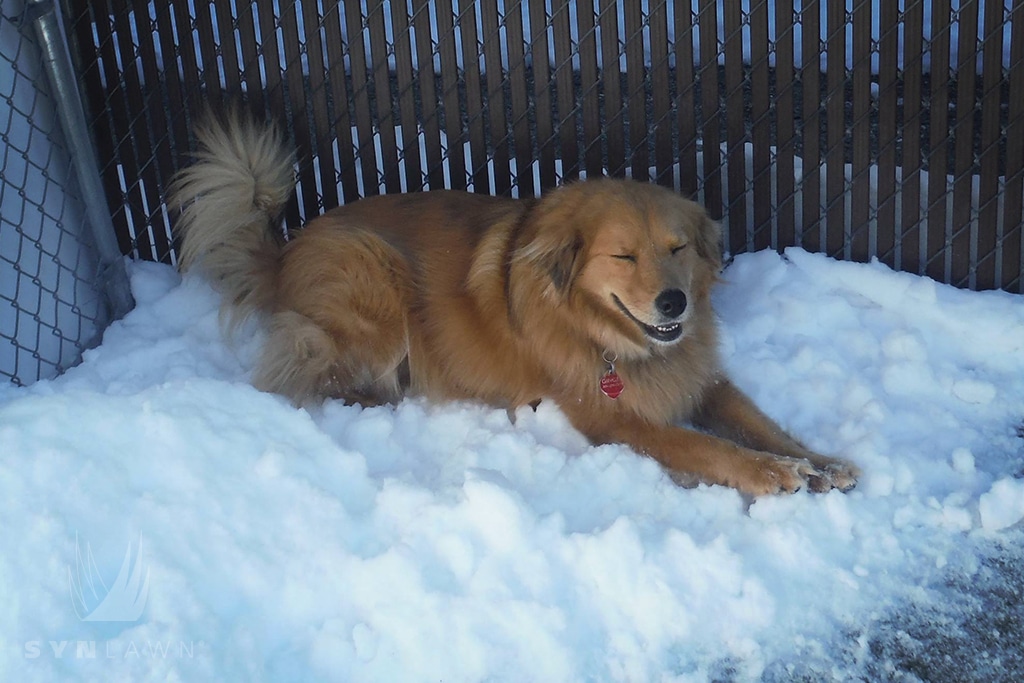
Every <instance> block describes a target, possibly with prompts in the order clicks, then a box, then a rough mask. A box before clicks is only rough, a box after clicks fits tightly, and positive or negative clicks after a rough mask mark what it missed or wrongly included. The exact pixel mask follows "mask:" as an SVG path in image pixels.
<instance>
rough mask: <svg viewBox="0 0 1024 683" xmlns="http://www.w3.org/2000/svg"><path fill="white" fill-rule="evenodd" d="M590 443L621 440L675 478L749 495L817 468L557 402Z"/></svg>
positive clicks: (805, 481) (799, 483)
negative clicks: (722, 487)
mask: <svg viewBox="0 0 1024 683" xmlns="http://www.w3.org/2000/svg"><path fill="white" fill-rule="evenodd" d="M563 410H564V411H565V412H566V414H567V415H568V416H569V419H570V421H571V422H572V423H573V425H574V426H575V427H576V428H577V429H579V430H580V431H581V432H583V433H584V434H585V435H586V436H587V438H588V439H590V441H591V443H594V444H605V443H621V444H625V445H628V446H630V447H632V448H633V449H634V450H636V451H638V452H640V453H643V454H644V455H647V456H650V457H652V458H654V459H655V460H657V461H658V462H660V463H661V464H662V465H663V466H664V467H666V468H667V469H668V470H670V471H671V472H672V473H673V476H674V478H675V479H676V480H678V481H680V482H681V483H686V484H695V483H706V484H722V485H724V486H731V487H733V488H735V489H738V490H740V491H742V492H744V493H747V494H750V495H752V496H760V495H765V494H775V493H793V492H794V491H798V490H800V489H801V488H803V487H805V486H808V485H809V483H810V478H811V477H814V476H818V470H817V469H816V468H815V467H814V465H812V464H811V463H810V462H808V461H806V460H802V459H796V458H792V457H786V456H780V455H777V454H775V453H769V452H764V451H758V450H754V449H751V448H746V447H744V446H740V445H738V444H736V443H733V442H732V441H728V440H726V439H722V438H719V437H717V436H712V435H710V434H703V433H700V432H696V431H694V430H692V429H685V428H683V427H676V426H671V425H657V424H651V423H650V422H648V421H646V420H643V419H642V418H640V417H639V416H637V415H635V414H632V413H629V412H626V411H610V410H609V411H605V410H600V409H595V408H594V406H590V407H589V409H588V408H584V407H583V406H579V405H573V404H569V405H563Z"/></svg>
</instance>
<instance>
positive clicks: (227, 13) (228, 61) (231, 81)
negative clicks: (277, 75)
mask: <svg viewBox="0 0 1024 683" xmlns="http://www.w3.org/2000/svg"><path fill="white" fill-rule="evenodd" d="M140 4H141V3H140ZM231 9H232V8H231V6H230V5H228V4H225V3H217V2H215V3H212V4H211V5H210V13H211V14H212V15H213V16H214V17H215V18H216V24H217V27H216V28H217V44H218V45H220V49H219V50H218V53H219V55H220V61H221V62H222V65H221V71H222V73H223V76H222V78H223V80H224V87H225V90H226V91H227V92H229V93H232V95H233V96H236V97H237V93H238V92H239V88H238V84H239V83H240V82H241V80H242V78H241V76H242V68H241V65H240V64H239V62H238V52H237V46H238V38H237V36H236V35H235V28H234V25H235V18H234V17H233V16H232V14H231Z"/></svg>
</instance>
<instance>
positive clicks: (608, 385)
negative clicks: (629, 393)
mask: <svg viewBox="0 0 1024 683" xmlns="http://www.w3.org/2000/svg"><path fill="white" fill-rule="evenodd" d="M625 388H626V387H625V385H624V384H623V383H622V378H621V377H619V373H617V372H615V370H614V369H612V370H609V371H608V372H606V373H605V374H604V376H603V377H601V393H603V394H604V395H605V396H607V397H608V398H618V397H619V394H621V393H622V390H623V389H625Z"/></svg>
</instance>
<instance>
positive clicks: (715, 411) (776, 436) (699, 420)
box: [693, 377, 860, 491]
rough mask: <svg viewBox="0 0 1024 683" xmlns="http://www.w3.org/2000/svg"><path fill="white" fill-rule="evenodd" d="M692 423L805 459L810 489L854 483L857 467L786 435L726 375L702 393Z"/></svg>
mask: <svg viewBox="0 0 1024 683" xmlns="http://www.w3.org/2000/svg"><path fill="white" fill-rule="evenodd" d="M693 421H694V424H695V425H696V426H698V427H701V428H702V429H706V430H708V431H709V432H711V433H713V434H717V435H718V436H721V437H723V438H726V439H730V440H731V441H735V442H736V443H738V444H741V445H743V446H746V447H748V448H752V449H755V450H758V451H767V452H769V453H776V454H778V455H783V456H787V457H790V458H797V459H801V460H807V461H809V462H810V463H811V464H812V465H814V467H815V469H817V470H818V472H817V474H816V475H815V476H812V477H811V479H810V484H811V488H812V490H815V491H827V490H828V489H830V488H833V487H834V488H838V489H841V490H843V491H846V490H848V489H851V488H853V487H854V485H855V484H856V483H857V477H858V476H859V474H860V473H859V471H858V469H857V467H856V466H854V465H853V464H851V463H849V462H846V461H845V460H840V459H838V458H830V457H827V456H824V455H821V454H819V453H815V452H813V451H811V450H808V449H807V448H805V447H804V446H803V445H802V444H801V443H800V442H798V441H797V440H796V439H794V438H793V437H792V436H790V435H789V434H787V433H786V432H785V430H783V429H782V427H780V426H779V425H777V424H776V423H775V422H774V421H773V420H772V419H771V418H769V417H768V416H767V415H765V414H764V413H763V412H761V410H760V409H759V408H758V407H757V406H756V405H754V402H753V401H751V400H750V398H749V397H747V395H746V394H744V393H743V392H742V391H740V390H739V389H737V388H736V386H735V385H734V384H733V383H732V382H730V381H729V380H728V379H727V378H725V377H720V378H719V379H718V380H716V381H715V383H714V384H713V385H711V386H710V387H709V388H708V389H707V390H706V391H705V394H704V396H703V400H702V401H701V404H700V406H699V409H698V411H697V412H696V414H694V416H693Z"/></svg>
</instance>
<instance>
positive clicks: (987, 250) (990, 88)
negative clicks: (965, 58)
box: [971, 2, 1005, 289]
mask: <svg viewBox="0 0 1024 683" xmlns="http://www.w3.org/2000/svg"><path fill="white" fill-rule="evenodd" d="M1000 4H1001V3H996V2H988V3H986V4H985V19H984V27H985V28H984V43H983V47H982V88H983V91H982V95H981V149H980V151H979V166H980V169H981V178H980V182H979V185H980V186H979V191H978V230H977V238H976V244H977V253H976V255H975V257H974V258H972V262H973V263H975V264H976V267H975V273H974V276H975V280H974V282H972V283H971V286H972V287H973V288H975V289H992V288H994V287H997V286H999V285H998V281H999V280H1000V273H999V272H998V269H999V267H1000V266H1001V265H1002V264H1001V263H1000V262H999V260H998V259H997V248H996V244H997V240H998V236H999V234H1000V233H1001V232H1002V229H1003V228H1004V227H1005V223H1004V224H1003V225H999V206H998V201H999V144H1000V140H1001V139H1002V131H1001V129H1000V125H999V113H1000V112H999V110H1000V104H1001V102H1000V95H1001V90H1002V84H1003V78H1002V68H1003V67H1002V63H1003V8H1002V7H1001V6H1000ZM988 226H992V227H988ZM996 226H998V227H996Z"/></svg>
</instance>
